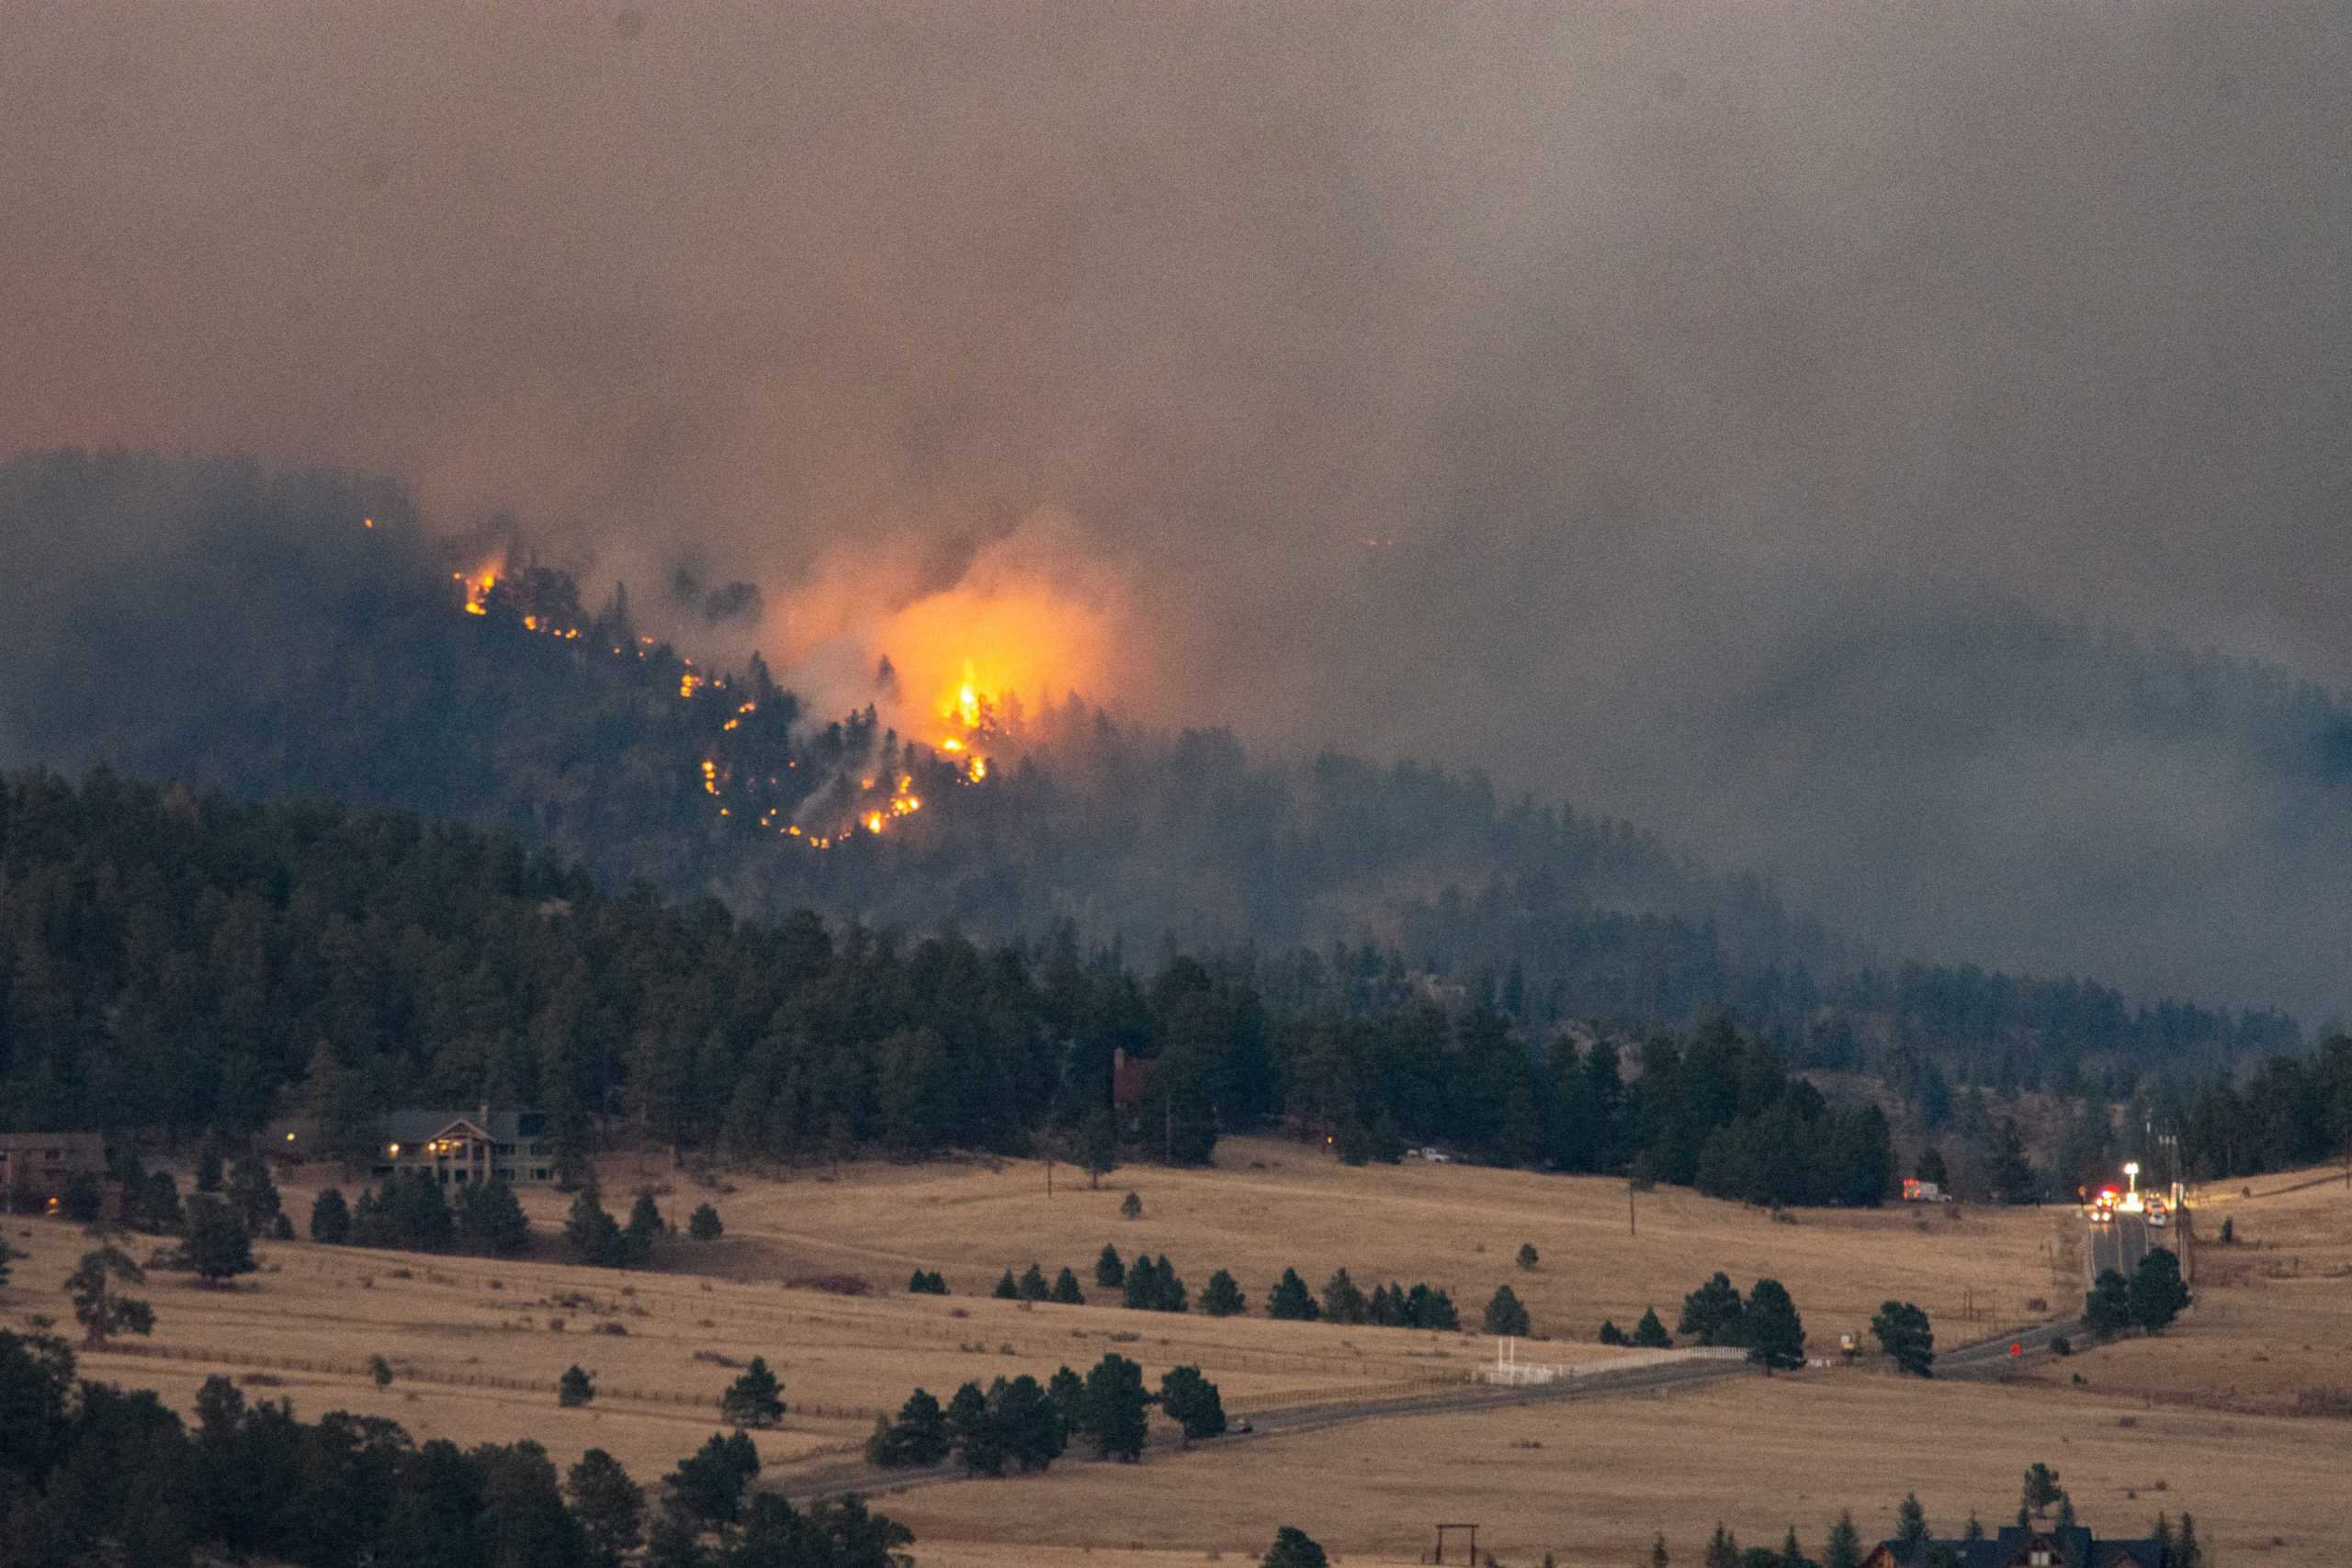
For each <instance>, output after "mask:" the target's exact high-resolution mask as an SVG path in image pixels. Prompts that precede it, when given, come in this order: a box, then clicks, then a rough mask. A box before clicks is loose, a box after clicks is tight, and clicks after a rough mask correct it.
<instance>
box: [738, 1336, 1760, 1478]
mask: <svg viewBox="0 0 2352 1568" xmlns="http://www.w3.org/2000/svg"><path fill="white" fill-rule="evenodd" d="M1751 1370H1752V1369H1750V1368H1749V1366H1748V1364H1747V1362H1745V1361H1736V1360H1717V1359H1704V1360H1690V1361H1668V1362H1666V1363H1664V1364H1662V1365H1656V1366H1645V1367H1629V1368H1627V1369H1626V1370H1625V1371H1621V1372H1593V1373H1589V1374H1588V1375H1586V1376H1584V1377H1580V1378H1566V1379H1563V1380H1561V1381H1560V1382H1553V1383H1540V1384H1535V1385H1532V1386H1528V1387H1517V1388H1504V1387H1497V1386H1495V1385H1493V1384H1489V1383H1448V1384H1440V1385H1437V1386H1435V1387H1433V1388H1432V1389H1431V1390H1430V1392H1429V1393H1416V1394H1409V1395H1400V1396H1398V1397H1397V1398H1394V1399H1385V1400H1371V1401H1366V1402H1364V1403H1362V1404H1327V1405H1298V1406H1295V1407H1289V1408H1283V1409H1277V1410H1257V1411H1251V1412H1250V1413H1249V1416H1248V1419H1249V1421H1250V1427H1251V1428H1252V1429H1251V1430H1250V1431H1249V1432H1246V1433H1239V1432H1237V1433H1228V1434H1227V1436H1225V1437H1222V1438H1216V1439H1214V1446H1215V1447H1216V1448H1220V1449H1227V1448H1233V1447H1235V1446H1237V1445H1240V1444H1247V1443H1255V1442H1259V1441H1261V1440H1263V1439H1265V1438H1284V1437H1296V1436H1299V1435H1301V1434H1303V1433H1308V1432H1323V1431H1329V1429H1330V1428H1332V1427H1346V1426H1352V1425H1353V1424H1355V1423H1356V1422H1359V1421H1378V1420H1385V1419H1389V1418H1391V1417H1395V1416H1450V1415H1453V1414H1456V1413H1458V1412H1462V1411H1469V1410H1492V1409H1496V1408H1498V1407H1500V1406H1502V1405H1506V1404H1547V1403H1555V1404H1566V1403H1569V1402H1573V1401H1577V1400H1586V1399H1609V1398H1616V1397H1621V1396H1623V1395H1626V1394H1636V1393H1663V1392H1665V1391H1666V1390H1668V1389H1676V1388H1688V1387H1694V1386H1697V1385H1699V1384H1702V1383H1709V1382H1717V1381H1719V1380H1722V1379H1724V1378H1734V1377H1739V1376H1741V1375H1743V1374H1745V1373H1747V1372H1748V1371H1751ZM1176 1451H1178V1444H1177V1441H1176V1438H1174V1436H1173V1435H1172V1434H1169V1433H1166V1432H1164V1431H1161V1432H1155V1434H1154V1436H1153V1439H1152V1441H1151V1443H1150V1444H1149V1445H1148V1448H1147V1449H1146V1451H1145V1457H1146V1458H1149V1457H1150V1456H1151V1455H1152V1454H1155V1453H1161V1452H1166V1453H1174V1452H1176ZM964 1478H965V1476H964V1471H963V1467H962V1466H960V1465H939V1466H936V1467H934V1468H932V1469H929V1470H876V1469H874V1468H873V1467H872V1466H870V1465H865V1464H854V1465H842V1466H840V1467H837V1468H835V1469H831V1470H826V1471H822V1472H817V1473H814V1474H810V1475H805V1476H798V1477H795V1478H794V1479H792V1480H790V1481H787V1482H786V1483H784V1484H783V1485H782V1486H780V1487H778V1488H777V1490H778V1491H780V1492H781V1493H782V1494H783V1495H785V1496H786V1498H788V1499H790V1500H791V1501H792V1502H794V1503H808V1502H813V1501H815V1500H816V1499H818V1498H820V1497H830V1496H833V1495H837V1494H840V1493H843V1492H859V1493H865V1494H867V1495H871V1494H873V1493H876V1492H903V1491H907V1490H909V1489H910V1488H912V1487H917V1486H936V1485H938V1484H940V1483H943V1482H949V1481H961V1480H963V1479H964Z"/></svg>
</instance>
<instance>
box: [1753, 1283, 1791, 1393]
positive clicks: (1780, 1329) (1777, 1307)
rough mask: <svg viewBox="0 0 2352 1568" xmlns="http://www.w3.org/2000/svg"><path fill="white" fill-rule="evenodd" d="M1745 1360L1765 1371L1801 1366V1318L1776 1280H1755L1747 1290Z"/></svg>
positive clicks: (1787, 1294) (1784, 1369) (1787, 1369)
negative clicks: (1753, 1287) (1756, 1364)
mask: <svg viewBox="0 0 2352 1568" xmlns="http://www.w3.org/2000/svg"><path fill="white" fill-rule="evenodd" d="M1746 1328H1747V1359H1749V1360H1751V1361H1754V1362H1756V1363H1758V1365H1759V1366H1762V1367H1763V1368H1764V1369H1765V1370H1766V1371H1793V1370H1794V1369H1796V1368H1798V1367H1802V1366H1804V1319H1803V1318H1800V1317H1799V1316H1798V1315H1797V1308H1796V1303H1794V1302H1792V1301H1791V1300H1790V1299H1789V1292H1787V1290H1785V1289H1784V1288H1782V1286H1781V1281H1779V1280H1757V1281H1756V1288H1755V1289H1754V1290H1752V1291H1750V1292H1748V1293H1747V1321H1746Z"/></svg>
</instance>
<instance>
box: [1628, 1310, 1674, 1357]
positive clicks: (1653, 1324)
mask: <svg viewBox="0 0 2352 1568" xmlns="http://www.w3.org/2000/svg"><path fill="white" fill-rule="evenodd" d="M1634 1344H1636V1345H1638V1346H1640V1347H1641V1348H1643V1349H1645V1350H1670V1349H1672V1348H1674V1337H1673V1336H1672V1335H1669V1334H1668V1333H1667V1331H1666V1324H1665V1323H1664V1321H1663V1320H1661V1319H1660V1318H1659V1317H1658V1315H1657V1308H1656V1307H1646V1308H1645V1309H1644V1310H1643V1312H1642V1321H1641V1322H1639V1323H1637V1324H1635V1325H1634Z"/></svg>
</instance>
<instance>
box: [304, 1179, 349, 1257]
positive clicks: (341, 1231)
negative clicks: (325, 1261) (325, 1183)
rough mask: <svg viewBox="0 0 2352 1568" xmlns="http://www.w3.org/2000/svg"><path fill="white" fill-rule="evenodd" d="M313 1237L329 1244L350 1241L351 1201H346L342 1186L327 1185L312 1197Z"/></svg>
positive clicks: (342, 1244) (341, 1243) (339, 1244)
mask: <svg viewBox="0 0 2352 1568" xmlns="http://www.w3.org/2000/svg"><path fill="white" fill-rule="evenodd" d="M311 1239H312V1241H324V1244H327V1246H344V1244H345V1241H350V1203H345V1201H344V1190H341V1187H327V1190H324V1192H320V1194H318V1197H315V1199H311Z"/></svg>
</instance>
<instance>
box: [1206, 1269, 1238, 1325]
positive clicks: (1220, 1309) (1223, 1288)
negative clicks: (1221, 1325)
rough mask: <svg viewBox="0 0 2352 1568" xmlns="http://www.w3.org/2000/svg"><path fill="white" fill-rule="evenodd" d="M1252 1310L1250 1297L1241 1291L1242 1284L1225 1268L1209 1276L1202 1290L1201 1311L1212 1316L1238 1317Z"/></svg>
mask: <svg viewBox="0 0 2352 1568" xmlns="http://www.w3.org/2000/svg"><path fill="white" fill-rule="evenodd" d="M1249 1310H1250V1301H1249V1298H1248V1297H1246V1296H1244V1295H1243V1294H1242V1293H1241V1286H1240V1284H1239V1282H1238V1281H1237V1280H1235V1279H1234V1277H1233V1276H1232V1275H1231V1274H1229V1273H1227V1271H1226V1270H1225V1269H1218V1270H1217V1271H1216V1273H1214V1274H1212V1275H1210V1276H1209V1282H1208V1283H1207V1284H1206V1285H1205V1286H1204V1287H1202V1290H1201V1311H1202V1312H1204V1313H1205V1314H1208V1315H1209V1316H1211V1317H1238V1316H1239V1315H1241V1314H1243V1313H1245V1312H1247V1311H1249Z"/></svg>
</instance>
